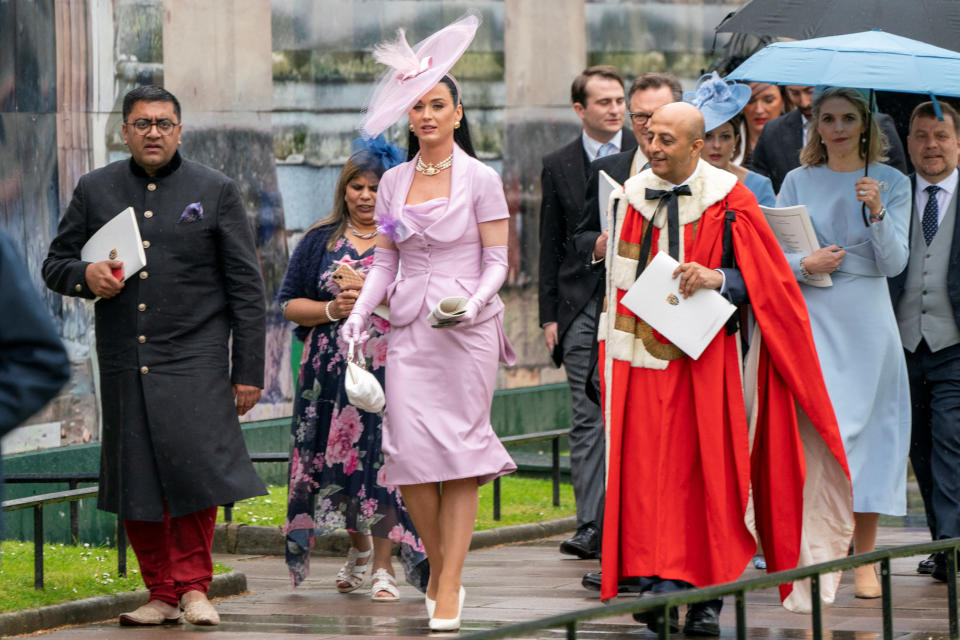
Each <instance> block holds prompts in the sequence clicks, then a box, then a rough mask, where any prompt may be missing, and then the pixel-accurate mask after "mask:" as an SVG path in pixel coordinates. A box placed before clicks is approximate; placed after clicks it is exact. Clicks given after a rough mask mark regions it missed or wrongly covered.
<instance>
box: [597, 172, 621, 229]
mask: <svg viewBox="0 0 960 640" xmlns="http://www.w3.org/2000/svg"><path fill="white" fill-rule="evenodd" d="M622 189H623V185H622V184H620V183H619V182H617V181H616V180H614V179H613V178H611V177H610V174H608V173H607V172H606V171H603V170H602V169H601V170H600V180H599V181H598V182H597V197H598V202H597V205H598V207H599V209H600V211H599V213H600V231H601V232H603V231H606V230H607V207H609V206H610V194H611V193H613V192H614V191H618V190H622Z"/></svg>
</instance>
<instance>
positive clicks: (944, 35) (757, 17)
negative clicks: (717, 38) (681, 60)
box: [716, 0, 960, 47]
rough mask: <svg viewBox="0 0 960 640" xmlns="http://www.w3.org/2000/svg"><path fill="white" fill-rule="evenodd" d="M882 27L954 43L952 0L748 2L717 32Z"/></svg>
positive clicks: (836, 31)
mask: <svg viewBox="0 0 960 640" xmlns="http://www.w3.org/2000/svg"><path fill="white" fill-rule="evenodd" d="M870 29H883V30H884V31H888V32H890V33H895V34H897V35H901V36H904V37H907V38H913V39H914V40H920V41H922V42H929V43H930V44H933V45H936V46H940V47H955V46H957V44H956V43H957V33H958V32H960V2H957V1H956V0H895V1H891V0H752V1H751V2H749V3H747V4H746V5H744V6H743V7H741V8H740V10H738V11H737V12H736V13H734V14H732V15H730V16H728V17H727V18H726V19H725V20H724V21H723V22H721V23H720V24H719V25H718V26H717V28H716V30H717V31H718V32H721V33H752V34H755V35H768V36H786V37H788V38H796V39H798V40H805V39H808V38H819V37H824V36H834V35H840V34H843V33H856V32H859V31H868V30H870Z"/></svg>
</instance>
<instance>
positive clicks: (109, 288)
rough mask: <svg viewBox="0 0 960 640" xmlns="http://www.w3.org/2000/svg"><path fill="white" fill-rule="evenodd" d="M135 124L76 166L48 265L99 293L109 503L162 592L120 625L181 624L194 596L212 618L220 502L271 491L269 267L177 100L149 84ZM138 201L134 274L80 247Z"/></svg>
mask: <svg viewBox="0 0 960 640" xmlns="http://www.w3.org/2000/svg"><path fill="white" fill-rule="evenodd" d="M123 123H124V124H123V137H124V142H125V143H126V145H127V146H128V147H129V149H130V153H131V156H132V157H131V158H130V159H129V160H120V161H117V162H114V163H112V164H109V165H107V166H106V167H103V168H101V169H97V170H96V171H93V172H91V173H89V174H87V175H85V176H83V177H81V178H80V181H79V182H78V184H77V187H76V189H75V190H74V194H73V199H72V200H71V201H70V205H69V206H68V208H67V211H66V213H65V214H64V216H63V218H62V219H61V221H60V226H59V228H58V231H57V237H56V238H54V240H53V242H52V243H51V245H50V251H49V253H48V255H47V259H46V260H45V261H44V263H43V276H44V280H45V281H46V283H47V286H49V287H50V288H51V289H53V290H54V291H56V292H58V293H60V294H62V295H73V296H80V297H84V298H100V299H99V301H98V302H97V303H96V306H95V312H94V313H95V319H96V337H97V357H98V362H99V366H100V389H101V403H102V409H103V429H104V431H103V435H102V446H103V449H102V451H103V453H102V455H101V463H100V496H99V504H98V506H99V508H101V509H103V510H105V511H111V512H115V513H118V514H119V517H120V518H121V519H122V520H123V523H124V526H125V528H126V531H127V536H128V537H129V540H130V543H131V545H132V546H133V550H134V552H135V553H136V554H137V558H138V560H139V561H140V570H141V575H142V576H143V580H144V582H145V583H146V585H147V588H148V589H149V590H150V600H149V601H148V602H147V604H145V605H143V606H142V607H140V608H138V609H136V610H135V611H132V612H130V613H124V614H122V615H121V616H120V624H124V625H159V624H164V623H175V622H177V621H178V620H179V619H180V615H181V607H182V609H183V615H184V617H185V618H186V620H187V621H188V622H191V623H193V624H201V625H215V624H218V623H219V616H218V615H217V612H216V610H215V609H214V608H213V606H212V605H211V604H210V602H209V600H207V596H206V593H207V588H208V587H209V584H210V580H211V578H212V574H213V563H212V559H211V556H210V548H211V544H212V541H213V530H214V524H215V522H216V514H217V506H218V505H221V504H227V503H230V502H234V501H238V500H243V499H245V498H249V497H251V496H255V495H263V494H265V493H266V489H265V487H264V485H263V482H262V481H261V480H260V478H259V477H258V476H257V474H256V472H255V471H254V469H253V465H252V463H251V462H250V456H249V454H248V453H247V450H246V446H245V445H244V442H243V436H242V433H241V431H240V424H239V422H238V420H237V416H238V415H243V414H244V413H246V412H247V411H249V410H250V409H251V408H252V407H253V406H254V405H255V404H256V403H257V402H258V401H259V399H260V390H261V389H262V387H263V363H264V341H265V309H266V304H265V297H264V288H263V279H262V277H261V275H260V268H259V263H258V260H257V255H256V249H255V246H254V238H253V231H252V229H251V228H250V223H249V221H248V220H247V215H246V212H245V211H244V208H243V202H242V200H241V198H240V192H239V190H238V188H237V185H236V184H235V183H234V182H233V181H232V180H230V179H228V178H227V177H226V176H224V175H223V174H221V173H220V172H218V171H215V170H213V169H210V168H207V167H205V166H203V165H201V164H198V163H196V162H192V161H190V160H187V159H184V158H182V157H181V156H180V153H179V152H178V151H177V147H178V145H179V144H180V134H181V131H182V128H183V127H182V124H181V119H180V103H179V102H178V101H177V99H176V98H175V97H174V96H173V95H172V94H171V93H169V92H167V91H165V90H164V89H161V88H160V87H155V86H144V87H138V88H136V89H134V90H133V91H130V92H129V93H128V94H127V95H126V96H125V97H124V99H123ZM127 207H133V209H134V212H135V216H136V221H137V225H138V227H139V232H140V237H141V240H142V244H143V248H144V251H145V254H146V257H147V265H146V267H144V268H143V269H141V270H140V272H139V273H137V274H136V275H133V277H131V278H130V279H129V280H127V281H126V282H123V281H122V280H120V279H118V278H117V277H115V275H114V273H112V270H119V269H122V268H123V263H122V262H120V261H117V260H112V259H104V260H101V261H98V262H85V261H83V260H82V259H81V258H80V253H81V249H82V247H83V245H84V244H85V243H86V241H87V240H88V239H89V238H90V236H91V235H92V234H93V233H95V232H96V231H97V230H98V229H99V228H100V227H102V226H103V225H104V224H105V223H106V222H108V221H109V220H111V219H112V218H113V217H114V216H115V215H116V214H117V213H119V212H120V211H123V210H124V209H126V208H127ZM105 258H106V257H105ZM118 275H119V274H118Z"/></svg>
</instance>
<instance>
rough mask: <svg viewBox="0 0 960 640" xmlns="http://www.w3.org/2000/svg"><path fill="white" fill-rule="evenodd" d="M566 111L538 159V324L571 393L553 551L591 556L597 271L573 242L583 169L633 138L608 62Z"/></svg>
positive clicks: (578, 88) (595, 516) (595, 509)
mask: <svg viewBox="0 0 960 640" xmlns="http://www.w3.org/2000/svg"><path fill="white" fill-rule="evenodd" d="M570 98H571V102H572V103H573V109H574V111H576V113H577V115H578V116H579V117H580V120H581V121H582V122H583V131H582V132H581V134H580V135H578V136H577V137H576V138H575V139H574V140H572V141H570V142H569V143H568V144H566V145H564V146H562V147H560V148H559V149H557V150H556V151H554V152H552V153H550V154H547V155H546V156H544V158H543V172H542V174H541V186H542V200H541V203H540V289H539V302H540V325H541V326H542V327H543V336H544V342H545V343H546V346H547V350H548V351H550V352H551V355H552V357H553V360H554V362H555V363H556V364H557V366H559V365H560V363H561V362H563V364H564V366H565V368H566V373H567V380H568V382H569V383H570V393H571V395H572V405H573V406H572V408H573V424H572V425H571V428H570V436H569V441H570V475H571V480H572V482H573V492H574V497H575V498H576V502H577V533H576V535H574V536H573V537H572V538H570V539H569V540H566V541H564V542H563V543H562V544H561V545H560V551H561V552H563V553H567V554H570V555H575V556H578V557H580V558H595V557H597V554H598V553H599V551H600V525H601V519H602V517H603V496H604V470H603V469H604V437H603V418H602V416H601V415H600V409H599V407H597V405H595V404H593V403H592V402H590V401H589V400H588V399H587V398H586V397H585V392H584V389H585V382H586V377H587V375H589V372H590V371H591V368H590V364H589V356H590V352H591V348H592V346H593V343H594V342H595V341H596V334H597V328H596V320H595V317H596V308H597V305H598V304H599V301H598V298H597V294H598V292H599V291H600V275H599V274H598V273H596V272H594V271H591V270H589V269H587V268H586V266H585V265H584V264H583V262H582V261H581V260H580V258H579V256H578V255H577V252H576V251H575V250H574V247H573V232H574V230H575V229H576V227H577V223H578V222H579V220H580V215H581V212H582V211H583V200H584V186H585V184H586V180H587V167H589V165H590V163H591V162H593V160H595V159H596V158H597V157H604V156H607V155H611V154H615V153H618V152H620V151H628V150H630V151H632V150H633V149H635V148H636V146H637V143H636V140H635V139H634V137H633V134H631V133H630V132H629V131H627V130H625V129H624V128H623V120H624V115H625V113H626V104H625V100H624V95H623V78H622V77H621V76H620V74H619V73H618V72H617V70H616V69H614V68H613V67H608V66H595V67H589V68H587V69H584V71H583V72H582V73H581V74H580V75H578V76H577V77H576V78H574V80H573V84H572V86H571V87H570Z"/></svg>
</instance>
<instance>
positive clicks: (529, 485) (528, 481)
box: [218, 474, 576, 531]
mask: <svg viewBox="0 0 960 640" xmlns="http://www.w3.org/2000/svg"><path fill="white" fill-rule="evenodd" d="M268 489H269V491H270V495H267V496H261V497H258V498H251V499H250V500H245V501H243V502H238V503H237V505H236V507H234V510H233V521H234V522H239V523H242V524H255V525H262V526H282V525H283V523H284V519H285V516H286V508H287V488H286V487H285V486H282V487H279V486H271V487H269V488H268ZM574 513H576V506H575V504H574V500H573V487H572V486H571V485H570V484H566V483H564V484H561V485H560V506H559V507H554V506H553V484H552V482H551V481H550V479H549V478H546V479H544V478H539V477H524V476H518V475H516V474H513V475H509V476H506V477H504V478H503V479H502V480H501V487H500V520H499V521H497V520H494V519H493V483H492V482H491V483H489V484H485V485H484V486H482V487H480V509H479V512H478V515H477V524H476V527H475V528H474V529H475V530H476V531H481V530H483V529H492V528H494V527H504V526H507V525H513V524H525V523H529V522H541V521H543V520H553V519H555V518H563V517H565V516H570V515H573V514H574ZM218 518H219V521H220V522H222V521H223V511H220V514H219V515H218Z"/></svg>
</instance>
